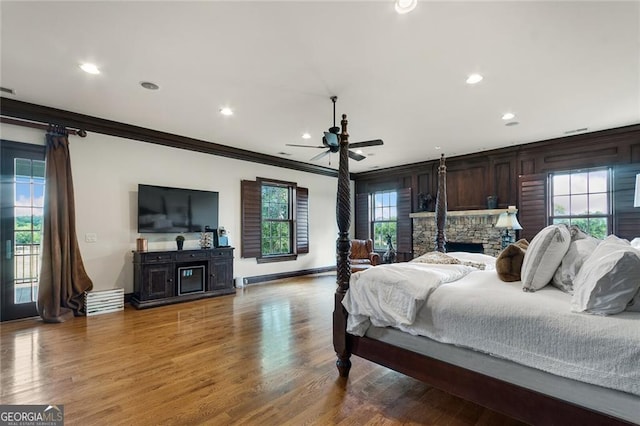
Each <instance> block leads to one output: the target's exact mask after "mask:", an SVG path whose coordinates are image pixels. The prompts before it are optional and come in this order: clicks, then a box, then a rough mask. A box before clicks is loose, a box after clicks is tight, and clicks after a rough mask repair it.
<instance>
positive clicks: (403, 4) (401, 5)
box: [395, 0, 418, 15]
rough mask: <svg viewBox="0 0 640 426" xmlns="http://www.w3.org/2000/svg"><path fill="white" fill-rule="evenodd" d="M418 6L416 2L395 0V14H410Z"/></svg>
mask: <svg viewBox="0 0 640 426" xmlns="http://www.w3.org/2000/svg"><path fill="white" fill-rule="evenodd" d="M417 5H418V0H396V6H395V7H396V12H398V13H399V14H401V15H403V14H405V13H409V12H411V11H412V10H413V9H415V8H416V6H417Z"/></svg>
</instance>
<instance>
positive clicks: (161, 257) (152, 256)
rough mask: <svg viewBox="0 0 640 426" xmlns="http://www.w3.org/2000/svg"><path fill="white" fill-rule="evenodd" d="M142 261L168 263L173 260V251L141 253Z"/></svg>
mask: <svg viewBox="0 0 640 426" xmlns="http://www.w3.org/2000/svg"><path fill="white" fill-rule="evenodd" d="M140 262H141V263H166V262H173V254H172V253H141V254H140Z"/></svg>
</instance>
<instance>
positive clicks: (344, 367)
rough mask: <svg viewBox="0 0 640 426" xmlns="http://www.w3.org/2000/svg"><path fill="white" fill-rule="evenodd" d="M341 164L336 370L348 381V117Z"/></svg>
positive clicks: (341, 145) (349, 204)
mask: <svg viewBox="0 0 640 426" xmlns="http://www.w3.org/2000/svg"><path fill="white" fill-rule="evenodd" d="M340 125H341V126H342V132H341V134H340V164H339V168H338V194H337V199H336V220H337V222H338V240H337V241H336V271H337V274H336V276H337V278H336V282H337V285H338V286H337V288H336V294H335V305H334V308H333V348H334V349H335V351H336V355H337V357H338V359H337V361H336V366H337V367H338V372H339V373H340V376H341V377H347V376H348V375H349V370H350V369H351V360H350V357H351V345H350V341H349V339H348V337H347V311H346V310H345V309H344V306H342V299H343V298H344V295H345V293H346V292H347V290H348V289H349V279H350V278H351V264H350V262H349V253H350V252H351V239H350V238H349V227H350V226H351V189H350V184H349V134H348V133H347V115H346V114H342V120H341V121H340Z"/></svg>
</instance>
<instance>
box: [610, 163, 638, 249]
mask: <svg viewBox="0 0 640 426" xmlns="http://www.w3.org/2000/svg"><path fill="white" fill-rule="evenodd" d="M638 173H640V164H630V165H629V164H625V165H621V166H616V167H614V169H613V233H614V234H615V235H617V236H618V237H620V238H626V239H628V240H632V239H634V238H635V237H638V236H640V208H638V207H633V198H634V190H635V185H636V175H637V174H638Z"/></svg>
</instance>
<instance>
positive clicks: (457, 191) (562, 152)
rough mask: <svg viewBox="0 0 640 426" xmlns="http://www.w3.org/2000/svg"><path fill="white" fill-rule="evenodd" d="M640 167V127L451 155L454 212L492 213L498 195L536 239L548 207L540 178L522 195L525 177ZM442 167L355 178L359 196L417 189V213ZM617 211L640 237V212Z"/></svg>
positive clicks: (621, 224) (625, 228)
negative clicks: (421, 197)
mask: <svg viewBox="0 0 640 426" xmlns="http://www.w3.org/2000/svg"><path fill="white" fill-rule="evenodd" d="M445 154H446V153H445ZM637 163H640V124H636V125H632V126H626V127H620V128H615V129H609V130H603V131H599V132H592V133H586V134H580V135H574V136H567V137H562V138H557V139H551V140H546V141H541V142H535V143H529V144H525V145H518V146H511V147H507V148H503V149H497V150H491V151H485V152H478V153H474V154H469V155H464V156H458V157H450V158H447V189H448V190H447V192H448V197H447V204H448V209H449V210H451V211H453V210H475V209H486V208H487V200H486V197H487V196H489V195H497V196H498V207H499V208H506V207H507V206H510V205H515V206H517V207H518V208H519V217H521V218H523V220H524V221H525V223H526V224H527V227H528V229H527V230H525V231H523V233H522V237H523V238H525V237H529V238H532V236H533V235H535V233H537V232H538V231H539V230H540V229H541V227H543V226H544V224H545V223H546V214H547V212H546V210H545V209H544V206H542V210H540V207H541V206H540V202H541V199H540V197H541V196H542V197H545V196H546V195H545V194H544V192H541V190H543V189H542V188H541V187H540V185H539V184H540V182H541V180H540V176H532V177H530V178H531V179H529V180H526V179H525V180H524V182H526V185H527V186H526V188H524V192H522V191H521V190H520V184H519V182H520V177H521V176H527V175H538V174H542V175H541V176H544V174H546V173H549V172H552V171H565V170H575V169H583V168H591V167H601V166H620V165H629V167H630V170H631V171H630V172H629V173H631V174H633V173H640V167H638V166H636V165H634V164H637ZM437 166H438V160H430V161H425V162H421V163H414V164H409V165H406V166H401V167H394V168H389V169H381V170H375V171H370V172H364V173H358V174H354V175H353V176H354V179H355V183H356V185H355V187H356V194H360V193H370V192H374V191H378V190H381V189H392V188H395V189H398V190H399V189H402V188H408V187H411V188H412V206H413V211H418V194H420V193H431V194H432V195H433V196H434V197H435V194H436V190H437V185H438V174H437ZM616 169H618V168H616ZM534 182H537V185H535V184H534ZM615 183H616V193H618V192H619V191H623V193H627V192H629V191H632V185H633V183H632V182H631V180H630V178H628V179H626V180H624V179H617V180H616V182H615ZM625 185H627V186H628V187H627V186H625ZM624 191H626V192H624ZM522 194H528V195H530V196H531V197H528V198H527V197H526V196H524V195H522ZM522 197H524V198H522ZM618 199H619V197H618V198H616V200H618ZM625 205H627V204H625ZM614 208H615V209H616V210H615V213H616V216H617V217H616V221H615V223H614V232H616V233H621V234H624V235H632V234H633V235H634V236H638V235H640V219H638V217H639V216H638V215H640V212H636V210H637V209H635V210H634V209H631V210H624V209H622V207H621V204H620V203H619V202H617V201H615V202H614ZM527 209H529V212H527V211H526V210H527ZM356 210H357V208H356ZM356 214H357V215H358V214H359V212H357V211H356ZM523 227H525V226H524V224H523ZM621 236H622V235H621ZM627 238H628V237H627Z"/></svg>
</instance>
